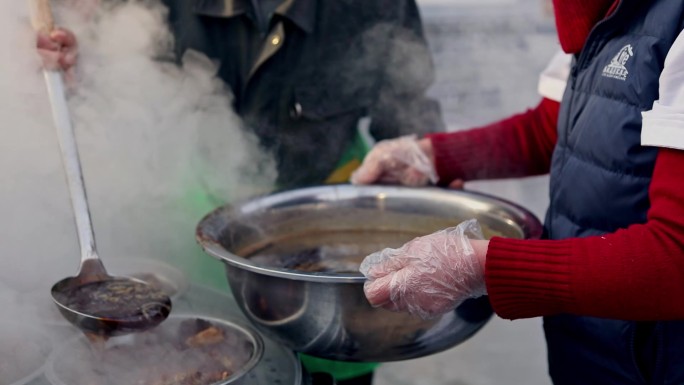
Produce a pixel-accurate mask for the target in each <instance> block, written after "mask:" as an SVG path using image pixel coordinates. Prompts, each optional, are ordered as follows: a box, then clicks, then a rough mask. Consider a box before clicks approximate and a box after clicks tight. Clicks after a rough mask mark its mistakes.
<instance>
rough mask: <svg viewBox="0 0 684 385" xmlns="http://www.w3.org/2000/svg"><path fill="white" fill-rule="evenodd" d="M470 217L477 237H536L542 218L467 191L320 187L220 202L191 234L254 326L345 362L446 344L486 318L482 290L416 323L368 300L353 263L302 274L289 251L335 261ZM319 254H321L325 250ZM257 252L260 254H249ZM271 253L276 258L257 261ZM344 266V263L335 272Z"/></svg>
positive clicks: (424, 351)
mask: <svg viewBox="0 0 684 385" xmlns="http://www.w3.org/2000/svg"><path fill="white" fill-rule="evenodd" d="M470 218H476V219H477V220H478V221H479V223H480V224H481V225H482V226H483V229H484V232H485V236H492V235H500V236H504V237H510V238H538V237H539V236H540V235H541V224H540V223H539V221H538V220H537V219H536V218H535V217H534V215H532V214H531V213H530V212H529V211H527V210H525V209H523V208H521V207H519V206H517V205H514V204H512V203H509V202H506V201H504V200H501V199H498V198H495V197H492V196H487V195H483V194H478V193H472V192H466V191H454V190H443V189H437V188H405V187H386V186H351V185H338V186H323V187H313V188H305V189H299V190H291V191H286V192H281V193H276V194H273V195H269V196H265V197H259V198H256V199H253V200H250V201H248V202H245V203H243V204H238V205H234V206H226V207H222V208H219V209H217V210H215V211H213V212H212V213H210V214H208V215H207V216H206V217H205V218H204V219H203V220H202V221H201V222H200V223H199V225H198V228H197V240H198V242H199V243H200V245H201V246H202V248H203V249H204V250H205V251H206V252H207V253H208V254H209V255H212V256H214V257H216V258H218V259H220V260H222V261H223V262H225V266H226V273H227V277H228V282H229V284H230V287H231V290H232V292H233V295H234V297H235V299H236V301H237V303H238V305H239V306H240V308H241V309H242V311H243V312H244V313H245V315H246V316H247V318H248V319H249V320H250V321H251V322H252V323H253V324H254V326H255V327H256V328H257V329H258V330H259V331H260V332H262V333H264V334H265V335H267V336H268V337H270V338H272V339H274V340H276V341H278V342H280V343H282V344H284V345H286V346H288V347H290V348H292V349H294V350H296V351H299V352H303V353H307V354H311V355H314V356H318V357H323V358H328V359H334V360H344V361H394V360H403V359H410V358H416V357H421V356H425V355H428V354H432V353H436V352H439V351H442V350H445V349H447V348H450V347H453V346H455V345H457V344H459V343H461V342H463V341H465V340H466V339H467V338H469V337H470V336H472V335H473V334H474V333H475V332H477V331H478V330H479V329H480V328H481V327H482V326H483V325H484V324H485V323H486V322H487V321H488V320H489V318H490V317H491V315H492V310H491V307H490V306H489V302H488V300H487V298H486V297H483V298H479V299H475V300H470V301H467V302H466V303H464V304H462V305H461V306H459V307H458V308H457V309H456V310H454V311H453V312H450V313H448V314H446V315H444V316H442V317H440V318H437V319H432V320H423V319H421V318H419V317H415V316H411V315H408V314H405V313H393V312H389V311H386V310H384V309H376V308H373V307H371V306H370V305H369V304H368V302H367V300H366V298H365V296H364V294H363V283H364V281H365V278H364V277H363V276H362V275H361V274H360V273H358V272H356V269H354V270H353V271H349V272H347V273H345V272H329V271H328V272H320V271H319V272H307V271H300V270H296V269H292V268H288V266H290V265H291V264H288V258H295V259H297V258H300V257H301V255H307V254H312V250H313V251H315V253H313V254H316V255H318V257H319V258H320V254H326V255H327V256H326V258H329V259H330V260H332V261H334V262H335V263H334V265H336V266H346V265H349V264H350V263H352V264H353V263H358V262H360V260H361V259H362V258H363V257H364V256H365V255H367V254H369V253H372V252H374V251H377V250H379V249H381V248H384V247H398V246H400V245H401V244H403V243H405V242H406V241H408V240H410V239H412V238H414V237H416V236H420V235H425V234H429V233H432V232H434V231H436V230H439V229H442V228H446V227H450V226H455V225H457V224H458V223H460V222H461V221H463V220H466V219H470ZM323 251H325V253H323ZM253 255H259V256H260V257H254V258H253V257H252V256H253ZM263 256H267V257H268V256H272V257H274V258H270V259H269V258H261V257H263ZM343 270H344V269H343Z"/></svg>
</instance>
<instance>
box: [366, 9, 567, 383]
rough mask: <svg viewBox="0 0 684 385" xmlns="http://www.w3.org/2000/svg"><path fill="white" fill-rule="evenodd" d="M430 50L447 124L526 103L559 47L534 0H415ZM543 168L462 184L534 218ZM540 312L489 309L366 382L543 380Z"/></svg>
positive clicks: (454, 126) (475, 120) (543, 197)
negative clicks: (454, 334) (441, 342)
mask: <svg viewBox="0 0 684 385" xmlns="http://www.w3.org/2000/svg"><path fill="white" fill-rule="evenodd" d="M418 2H419V5H420V7H421V12H422V15H423V21H424V26H425V31H426V34H427V37H428V41H429V43H430V46H431V49H432V51H433V54H434V60H435V65H436V69H437V74H436V76H437V79H436V82H435V85H434V86H433V88H432V89H431V90H430V93H431V94H432V95H433V96H434V97H436V98H437V99H439V100H440V102H441V104H442V109H443V112H444V115H445V120H446V122H447V125H448V128H449V130H460V129H463V128H469V127H474V126H477V125H481V124H486V123H488V122H492V121H494V120H497V119H499V118H503V117H506V116H508V115H509V114H512V113H515V112H518V111H522V110H524V109H526V108H529V107H533V106H534V105H536V103H538V101H539V100H540V98H539V96H538V94H537V81H538V75H539V73H540V72H541V70H542V69H543V68H544V67H545V65H546V64H547V62H548V60H549V59H550V58H551V56H552V55H553V54H554V52H555V51H556V50H557V49H559V47H558V43H557V40H556V37H555V29H554V25H553V20H552V18H551V17H550V16H549V15H547V14H545V13H544V11H543V10H544V7H543V1H542V0H418ZM547 183H548V179H547V178H546V177H537V178H526V179H523V180H502V181H487V182H471V183H468V184H467V185H466V188H467V189H470V190H477V191H482V192H486V193H489V194H493V195H496V196H499V197H503V198H505V199H508V200H510V201H513V202H515V203H518V204H520V205H522V206H524V207H527V208H528V209H530V210H531V211H532V212H534V213H535V214H536V215H537V216H538V217H539V218H543V216H544V212H545V210H546V206H547V203H548V188H547ZM550 383H551V382H550V380H549V378H548V375H547V365H546V348H545V346H544V338H543V332H542V325H541V320H540V319H529V320H516V321H508V320H503V319H501V318H498V317H496V316H495V317H494V318H493V319H492V320H491V321H490V322H489V323H488V324H487V325H486V326H485V327H484V328H483V329H482V330H481V331H480V332H479V333H478V334H477V335H475V336H474V337H472V338H471V339H470V340H468V341H466V342H464V343H463V344H461V345H459V346H456V347H454V348H452V349H450V350H448V351H445V352H442V353H439V354H435V355H432V356H429V357H425V358H421V359H416V360H410V361H403V362H394V363H388V364H384V365H383V366H381V367H380V368H379V369H378V371H377V375H376V380H375V384H376V385H390V384H391V385H405V384H406V385H408V384H430V385H504V384H505V385H548V384H550Z"/></svg>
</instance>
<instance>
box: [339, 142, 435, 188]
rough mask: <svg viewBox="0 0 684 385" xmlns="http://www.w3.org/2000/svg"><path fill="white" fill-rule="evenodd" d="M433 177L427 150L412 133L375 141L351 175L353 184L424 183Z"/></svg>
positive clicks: (415, 184)
mask: <svg viewBox="0 0 684 385" xmlns="http://www.w3.org/2000/svg"><path fill="white" fill-rule="evenodd" d="M424 143H425V142H424ZM427 143H429V142H427ZM421 146H422V147H423V148H421ZM437 180H438V178H437V172H436V171H435V166H434V165H433V164H432V160H431V159H430V155H429V154H428V150H427V149H426V148H425V145H423V144H421V143H420V142H419V141H418V140H417V139H416V136H415V135H410V136H402V137H400V138H396V139H388V140H383V141H380V142H378V144H376V145H375V146H374V147H373V149H372V150H371V151H370V153H368V155H366V157H365V159H364V160H363V164H362V165H361V167H359V169H358V170H356V171H355V172H354V173H353V174H352V176H351V182H352V183H353V184H371V183H386V184H401V185H405V186H425V185H427V184H428V182H432V183H437Z"/></svg>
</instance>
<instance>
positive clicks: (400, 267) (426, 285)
mask: <svg viewBox="0 0 684 385" xmlns="http://www.w3.org/2000/svg"><path fill="white" fill-rule="evenodd" d="M483 239H484V237H483V235H482V230H481V229H480V225H479V224H478V223H477V221H476V220H475V219H471V220H468V221H465V222H462V223H461V224H459V225H458V226H456V227H451V228H448V229H446V230H440V231H437V232H435V233H433V234H430V235H426V236H424V237H419V238H416V239H414V240H412V241H410V242H408V243H406V244H405V245H404V246H402V247H400V248H398V249H385V250H382V251H379V252H377V253H373V254H371V255H369V256H367V257H366V258H365V259H364V260H363V262H362V263H361V268H360V271H361V273H362V274H363V275H365V276H366V278H368V281H366V283H365V284H364V291H365V294H366V297H367V298H368V301H369V302H370V303H371V305H373V306H374V307H380V306H382V307H384V308H387V309H389V310H394V311H407V312H409V313H411V314H416V315H419V316H420V317H422V318H425V319H428V318H433V317H436V316H439V315H441V314H445V313H447V312H449V311H451V310H454V309H455V308H456V307H458V305H460V304H461V303H462V302H463V301H465V300H466V299H469V298H476V297H480V296H483V295H485V294H487V289H486V286H485V281H484V261H485V258H486V255H487V247H488V245H489V241H484V240H483Z"/></svg>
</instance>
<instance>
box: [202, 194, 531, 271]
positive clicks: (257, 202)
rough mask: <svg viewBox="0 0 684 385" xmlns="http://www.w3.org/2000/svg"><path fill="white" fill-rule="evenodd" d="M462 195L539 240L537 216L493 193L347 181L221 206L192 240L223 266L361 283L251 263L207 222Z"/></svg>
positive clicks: (210, 214) (206, 220)
mask: <svg viewBox="0 0 684 385" xmlns="http://www.w3.org/2000/svg"><path fill="white" fill-rule="evenodd" d="M455 196H458V197H461V198H463V197H466V198H469V199H472V200H473V203H475V204H477V203H480V204H481V205H484V204H488V203H495V204H496V205H497V207H499V208H500V209H504V210H505V211H506V212H507V213H509V214H510V215H511V216H513V217H516V218H518V226H519V227H520V229H521V230H522V232H523V233H524V238H525V239H539V238H540V237H541V234H542V224H541V222H540V221H539V219H537V217H536V216H535V215H534V214H532V212H530V211H529V210H527V209H526V208H524V207H522V206H520V205H518V204H516V203H513V202H510V201H508V200H506V199H502V198H499V197H496V196H493V195H489V194H485V193H481V192H474V191H465V190H448V189H443V188H437V187H420V188H415V187H404V186H384V185H371V186H366V185H364V186H357V185H350V184H343V185H326V186H314V187H306V188H300V189H295V190H286V191H279V192H274V193H271V194H268V195H264V196H260V197H256V198H252V199H250V200H248V201H246V202H244V203H241V204H236V205H224V206H221V207H218V208H216V209H214V210H213V211H211V212H210V213H208V214H207V215H206V216H205V217H204V218H202V220H201V221H200V222H199V223H198V225H197V228H196V233H195V239H196V241H197V243H198V244H199V245H200V246H201V247H202V249H203V250H204V251H205V252H206V253H207V254H209V255H210V256H212V257H214V258H216V259H218V260H220V261H223V262H225V263H226V264H227V265H229V266H232V267H236V268H239V269H243V270H247V271H250V272H252V273H256V274H262V275H268V276H272V277H279V278H286V279H290V280H296V281H307V282H318V283H326V284H331V283H335V284H361V283H364V282H365V281H366V277H364V276H363V275H361V273H335V274H330V273H321V272H303V271H297V270H289V269H283V268H277V267H264V266H260V265H257V264H255V263H254V262H252V261H250V260H249V259H247V258H243V257H241V256H238V255H236V254H233V253H231V252H229V251H228V250H226V249H225V248H224V247H223V246H222V245H221V244H220V243H219V242H218V241H217V240H215V238H216V237H214V236H212V232H211V231H210V230H211V229H210V228H211V224H212V223H214V222H216V221H217V220H218V218H219V217H224V218H226V217H227V218H231V217H236V216H239V215H245V214H254V213H260V212H265V211H266V210H269V209H274V208H278V207H279V206H285V205H286V204H287V203H293V202H296V203H298V204H299V203H302V204H306V203H320V202H326V201H329V202H335V201H340V200H351V199H359V198H375V199H378V200H383V199H386V198H387V197H405V198H407V197H414V198H419V199H423V200H429V199H431V197H432V198H434V199H438V198H439V199H441V200H447V201H448V198H449V197H455Z"/></svg>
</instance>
